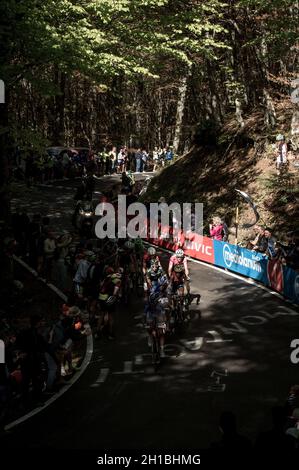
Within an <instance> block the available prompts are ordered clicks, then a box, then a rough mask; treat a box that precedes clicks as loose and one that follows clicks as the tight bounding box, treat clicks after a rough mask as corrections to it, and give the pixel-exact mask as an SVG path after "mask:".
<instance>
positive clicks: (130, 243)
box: [124, 240, 135, 250]
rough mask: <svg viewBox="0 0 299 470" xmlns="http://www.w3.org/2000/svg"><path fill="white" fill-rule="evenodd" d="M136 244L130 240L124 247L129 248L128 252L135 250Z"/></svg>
mask: <svg viewBox="0 0 299 470" xmlns="http://www.w3.org/2000/svg"><path fill="white" fill-rule="evenodd" d="M134 246H135V245H134V243H133V242H131V241H130V240H128V241H127V242H126V243H125V244H124V247H125V248H127V249H128V250H133V248H134Z"/></svg>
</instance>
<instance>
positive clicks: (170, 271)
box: [168, 260, 173, 278]
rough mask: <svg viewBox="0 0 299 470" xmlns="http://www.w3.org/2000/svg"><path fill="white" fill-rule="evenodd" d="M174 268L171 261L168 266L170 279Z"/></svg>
mask: <svg viewBox="0 0 299 470" xmlns="http://www.w3.org/2000/svg"><path fill="white" fill-rule="evenodd" d="M172 268H173V261H172V260H170V261H169V265H168V277H169V278H171V274H172Z"/></svg>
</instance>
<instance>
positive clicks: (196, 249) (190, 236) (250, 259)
mask: <svg viewBox="0 0 299 470" xmlns="http://www.w3.org/2000/svg"><path fill="white" fill-rule="evenodd" d="M171 233H172V229H171V228H170V229H169V234H170V238H167V239H166V238H164V239H163V238H155V239H151V238H148V241H149V242H150V243H152V244H154V245H156V246H160V247H162V248H166V249H168V250H171V251H175V250H176V249H177V248H178V243H177V242H175V241H172V240H171ZM179 240H180V247H182V248H183V250H184V252H185V254H186V256H189V257H190V258H194V259H196V260H200V261H204V262H206V263H209V264H213V265H215V266H219V267H221V268H224V269H227V270H228V271H232V272H235V273H238V274H240V275H242V276H245V277H249V278H251V279H255V280H256V281H258V282H260V283H261V284H263V285H265V286H266V287H269V288H270V289H272V290H274V291H276V292H278V293H280V294H281V295H283V296H284V297H286V298H287V299H289V300H290V301H291V302H293V303H295V304H297V305H299V272H296V271H294V270H293V269H291V268H289V267H288V266H284V265H283V264H282V262H281V261H280V260H275V259H269V258H268V257H267V256H266V255H263V254H261V253H257V252H255V251H250V250H247V249H246V248H242V247H240V246H238V245H231V244H230V243H226V242H221V241H217V240H212V239H211V238H209V237H204V236H201V235H198V234H196V233H193V232H190V233H186V234H185V233H183V232H181V234H180V237H179Z"/></svg>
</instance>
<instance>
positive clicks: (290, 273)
mask: <svg viewBox="0 0 299 470" xmlns="http://www.w3.org/2000/svg"><path fill="white" fill-rule="evenodd" d="M283 280H284V295H285V296H286V297H287V298H288V299H290V300H291V301H292V302H294V303H296V304H299V272H296V271H294V270H293V269H291V268H288V267H286V266H284V268H283Z"/></svg>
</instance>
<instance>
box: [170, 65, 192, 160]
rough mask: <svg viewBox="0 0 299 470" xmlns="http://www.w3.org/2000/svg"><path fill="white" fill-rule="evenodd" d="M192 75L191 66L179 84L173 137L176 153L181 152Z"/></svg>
mask: <svg viewBox="0 0 299 470" xmlns="http://www.w3.org/2000/svg"><path fill="white" fill-rule="evenodd" d="M190 75H191V68H189V70H188V72H187V74H186V75H185V76H184V77H183V78H182V80H181V84H180V86H179V93H178V95H179V97H178V104H177V113H176V122H175V130H174V138H173V151H174V153H176V154H177V153H178V152H179V148H180V142H181V135H182V126H183V119H184V111H185V105H186V96H187V88H188V79H189V77H190Z"/></svg>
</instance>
